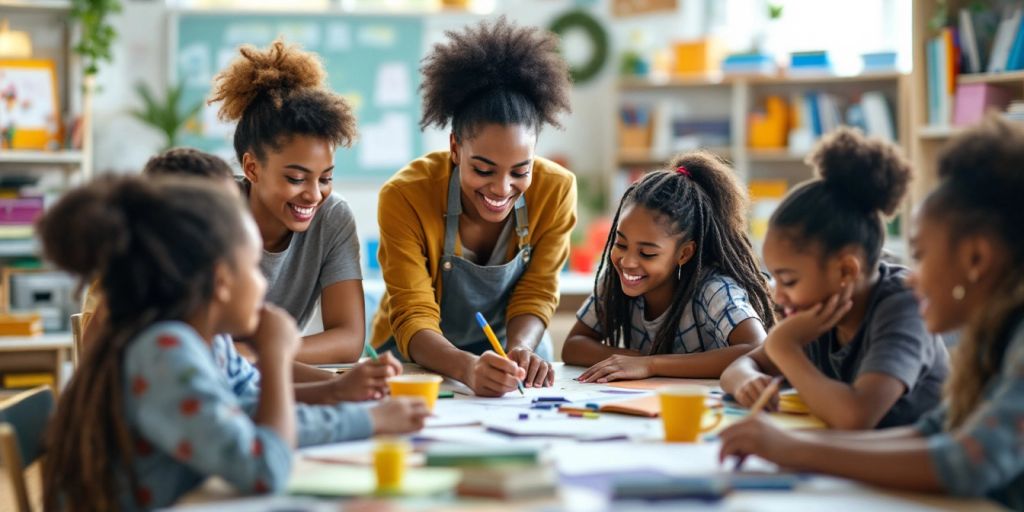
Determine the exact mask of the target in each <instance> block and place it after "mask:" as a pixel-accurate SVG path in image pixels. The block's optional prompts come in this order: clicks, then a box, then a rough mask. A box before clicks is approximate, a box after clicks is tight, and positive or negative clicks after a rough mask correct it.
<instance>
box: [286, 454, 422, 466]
mask: <svg viewBox="0 0 1024 512" xmlns="http://www.w3.org/2000/svg"><path fill="white" fill-rule="evenodd" d="M302 458H304V459H305V460H308V461H312V462H320V463H324V464H347V465H349V466H373V453H371V452H365V451H364V452H359V453H342V454H337V455H330V454H324V455H312V454H304V455H303V456H302ZM426 460H427V457H426V455H424V454H422V453H419V452H415V451H414V452H410V453H408V454H406V458H405V465H406V466H409V467H415V466H422V465H423V464H424V463H425V462H426Z"/></svg>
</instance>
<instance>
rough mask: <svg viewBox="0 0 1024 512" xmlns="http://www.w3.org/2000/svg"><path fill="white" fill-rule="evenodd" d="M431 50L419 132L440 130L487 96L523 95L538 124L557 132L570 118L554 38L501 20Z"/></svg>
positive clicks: (563, 67) (565, 77) (564, 69)
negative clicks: (560, 117) (562, 120)
mask: <svg viewBox="0 0 1024 512" xmlns="http://www.w3.org/2000/svg"><path fill="white" fill-rule="evenodd" d="M447 36H448V41H446V42H444V43H438V44H436V45H434V49H433V51H432V52H431V53H430V55H428V56H427V57H426V58H424V59H423V66H422V68H421V69H420V70H421V71H422V73H423V83H422V84H421V85H420V90H421V91H422V92H423V118H422V120H421V121H420V126H421V127H422V128H427V127H429V126H431V125H436V126H438V127H440V128H444V127H445V126H447V125H448V123H449V122H450V121H452V118H453V117H455V116H456V115H458V113H459V112H460V111H462V110H463V109H464V108H466V106H467V105H468V104H470V103H472V102H474V101H478V100H480V98H481V97H484V96H487V95H488V94H489V93H491V92H505V93H510V94H518V95H522V96H523V97H524V98H525V99H526V100H527V101H528V102H529V103H530V104H532V105H533V108H534V109H535V110H536V115H537V118H538V120H539V121H540V122H542V123H546V124H550V125H552V126H555V127H560V126H561V125H560V124H559V122H558V119H557V116H558V114H559V113H562V112H569V111H570V105H569V87H570V79H569V66H568V65H567V64H566V62H565V60H563V59H562V57H561V56H560V55H559V53H558V38H557V37H555V35H554V34H552V33H550V32H546V31H543V30H541V29H538V28H536V27H519V26H517V25H515V24H513V23H510V22H509V21H508V20H507V19H506V18H505V17H504V16H502V17H501V18H499V19H498V20H497V21H496V22H494V23H493V24H491V23H488V22H486V21H483V22H481V23H479V24H478V25H475V26H472V27H467V28H466V29H464V30H463V31H461V32H456V31H448V32H447Z"/></svg>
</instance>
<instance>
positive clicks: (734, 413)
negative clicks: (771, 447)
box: [711, 407, 828, 434]
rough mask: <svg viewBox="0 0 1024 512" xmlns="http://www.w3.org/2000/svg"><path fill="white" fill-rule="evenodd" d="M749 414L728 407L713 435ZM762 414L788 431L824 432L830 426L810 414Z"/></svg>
mask: <svg viewBox="0 0 1024 512" xmlns="http://www.w3.org/2000/svg"><path fill="white" fill-rule="evenodd" d="M748 413H749V412H748V411H747V410H745V409H733V408H730V407H727V408H726V409H725V416H724V417H723V418H722V422H721V423H719V424H718V426H717V427H715V429H714V430H712V431H711V433H712V434H717V433H719V432H721V431H722V430H724V429H725V428H726V427H728V426H729V425H732V424H733V423H736V422H737V421H740V420H742V419H743V418H746V417H747V415H748ZM761 414H766V415H767V416H768V417H769V418H771V420H772V422H773V423H775V424H776V425H778V426H779V428H783V429H786V430H822V429H827V428H828V425H826V424H825V422H824V421H821V420H820V419H818V418H817V417H815V416H811V415H810V414H787V413H783V412H768V413H761Z"/></svg>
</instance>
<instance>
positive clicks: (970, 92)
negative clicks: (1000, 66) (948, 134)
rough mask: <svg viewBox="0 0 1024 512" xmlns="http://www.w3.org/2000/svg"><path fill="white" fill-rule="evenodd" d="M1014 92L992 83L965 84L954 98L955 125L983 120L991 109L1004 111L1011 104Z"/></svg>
mask: <svg viewBox="0 0 1024 512" xmlns="http://www.w3.org/2000/svg"><path fill="white" fill-rule="evenodd" d="M1011 97H1012V93H1011V92H1010V91H1009V90H1007V89H1005V88H1003V87H999V86H996V85H992V84H963V85H960V86H959V87H957V89H956V97H955V98H954V102H953V103H954V112H953V125H954V126H967V125H971V124H974V123H977V122H979V121H981V119H982V118H983V117H985V113H986V112H988V111H989V110H996V111H999V112H1002V111H1003V110H1004V109H1006V107H1007V106H1008V105H1009V104H1010V98H1011Z"/></svg>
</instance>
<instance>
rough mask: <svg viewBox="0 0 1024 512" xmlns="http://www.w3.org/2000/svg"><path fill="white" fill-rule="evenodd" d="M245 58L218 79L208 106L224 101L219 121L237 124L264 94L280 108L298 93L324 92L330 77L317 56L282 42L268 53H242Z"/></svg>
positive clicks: (246, 47)
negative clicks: (315, 90) (316, 89)
mask: <svg viewBox="0 0 1024 512" xmlns="http://www.w3.org/2000/svg"><path fill="white" fill-rule="evenodd" d="M239 52H240V53H241V56H240V57H238V58H236V59H235V60H234V61H233V62H232V63H231V64H230V65H228V67H227V68H226V69H224V70H223V71H221V72H220V73H218V74H217V76H215V77H214V79H213V80H214V87H213V89H214V92H213V95H212V96H211V97H210V99H209V100H208V101H207V103H215V102H217V101H223V102H224V103H223V104H222V105H221V107H220V110H219V111H218V117H220V119H221V120H224V121H237V120H239V119H241V118H242V114H243V113H245V110H246V109H247V108H249V105H250V104H251V103H252V102H253V100H255V99H256V98H257V97H258V96H260V95H261V94H265V95H267V96H268V97H269V98H270V99H271V100H272V101H273V103H274V106H275V107H276V108H281V105H282V104H283V103H284V100H285V98H286V97H287V96H288V95H289V94H291V93H292V92H294V91H296V90H303V89H311V88H322V87H323V86H324V81H325V79H326V77H327V73H326V72H325V71H324V67H323V63H321V62H320V58H319V56H317V54H315V53H311V52H304V51H302V50H300V49H299V47H298V46H295V45H287V44H285V43H284V41H282V40H281V39H278V40H276V41H274V42H273V43H271V44H270V46H269V47H267V49H265V50H261V49H259V48H256V47H254V46H252V45H244V46H242V47H241V48H240V49H239Z"/></svg>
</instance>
